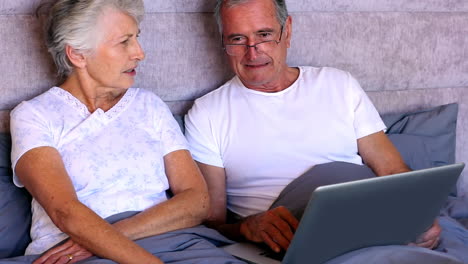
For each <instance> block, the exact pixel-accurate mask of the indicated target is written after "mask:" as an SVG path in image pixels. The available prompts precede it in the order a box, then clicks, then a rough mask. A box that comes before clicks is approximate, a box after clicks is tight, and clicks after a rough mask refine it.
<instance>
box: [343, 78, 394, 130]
mask: <svg viewBox="0 0 468 264" xmlns="http://www.w3.org/2000/svg"><path fill="white" fill-rule="evenodd" d="M348 75H349V76H348V80H349V81H348V85H349V88H350V89H348V90H349V91H350V92H351V96H352V97H353V99H354V100H353V106H354V132H355V134H356V139H359V138H362V137H365V136H368V135H370V134H373V133H376V132H379V131H382V130H385V129H386V126H385V124H384V122H383V121H382V118H380V115H379V113H378V112H377V109H376V108H375V106H374V104H373V103H372V102H371V100H370V99H369V97H368V96H367V94H366V93H365V92H364V90H363V89H362V88H361V86H360V85H359V83H358V82H357V81H356V79H355V78H354V77H352V76H351V74H349V73H348Z"/></svg>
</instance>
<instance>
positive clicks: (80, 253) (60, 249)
mask: <svg viewBox="0 0 468 264" xmlns="http://www.w3.org/2000/svg"><path fill="white" fill-rule="evenodd" d="M92 256H93V254H92V253H91V252H89V251H88V250H87V249H85V248H83V247H82V246H80V245H79V244H78V243H76V242H74V241H73V240H71V239H68V240H67V242H65V243H63V244H62V245H59V246H56V247H54V248H51V249H49V250H48V251H46V252H45V253H44V254H43V255H42V256H41V257H40V258H38V259H36V260H35V261H34V262H33V264H43V263H44V264H49V263H50V264H64V263H67V264H71V263H75V262H78V261H80V260H83V259H87V258H89V257H92Z"/></svg>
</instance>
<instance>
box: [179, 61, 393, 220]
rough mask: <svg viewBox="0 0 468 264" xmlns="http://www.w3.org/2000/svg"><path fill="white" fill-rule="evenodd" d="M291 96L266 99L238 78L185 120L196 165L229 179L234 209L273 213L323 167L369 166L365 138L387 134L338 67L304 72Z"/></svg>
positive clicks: (270, 95)
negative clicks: (289, 188) (290, 190)
mask: <svg viewBox="0 0 468 264" xmlns="http://www.w3.org/2000/svg"><path fill="white" fill-rule="evenodd" d="M299 70H300V74H299V77H298V79H297V80H296V81H295V82H294V83H293V84H292V85H291V86H290V87H288V88H287V89H285V90H283V91H280V92H276V93H265V92H259V91H255V90H251V89H248V88H246V87H245V86H244V85H243V84H242V82H241V81H240V79H239V78H238V77H234V78H233V79H232V80H230V81H228V82H227V83H226V84H224V85H223V86H222V87H220V88H219V89H217V90H215V91H213V92H211V93H209V94H207V95H205V96H203V97H201V98H199V99H197V100H196V101H195V103H194V106H193V108H192V109H191V110H190V111H189V113H188V114H187V116H186V118H185V126H186V130H185V135H186V138H187V140H188V142H189V146H190V151H191V153H192V155H193V157H194V159H195V160H197V161H198V162H201V163H205V164H208V165H213V166H217V167H222V168H224V169H225V172H226V186H227V188H226V192H227V206H228V209H230V210H231V211H233V212H234V213H236V214H238V215H240V216H247V215H251V214H255V213H258V212H262V211H265V210H267V209H268V208H269V207H270V205H271V204H272V203H273V201H274V200H275V199H276V198H277V196H278V195H279V193H280V192H281V191H282V190H283V188H284V187H285V186H286V185H287V184H289V183H290V182H291V181H292V180H294V179H295V178H297V177H298V176H300V175H301V174H302V173H304V172H305V171H306V170H308V169H309V168H311V167H312V166H314V165H316V164H321V163H327V162H332V161H344V162H350V163H355V164H362V159H361V157H360V156H359V155H358V146H357V139H359V138H361V137H364V136H367V135H370V134H372V133H375V132H379V131H382V130H383V129H385V125H384V123H383V122H382V120H381V118H380V116H379V114H378V112H377V110H376V109H375V107H374V106H373V104H372V102H371V101H370V100H369V98H368V97H367V95H366V94H365V92H364V91H363V90H362V88H361V87H360V85H359V84H358V82H357V81H356V80H355V79H354V78H353V77H352V76H351V75H350V74H349V73H347V72H344V71H340V70H337V69H334V68H314V67H299Z"/></svg>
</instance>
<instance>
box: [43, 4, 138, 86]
mask: <svg viewBox="0 0 468 264" xmlns="http://www.w3.org/2000/svg"><path fill="white" fill-rule="evenodd" d="M39 8H41V7H39ZM107 8H113V9H115V10H119V11H122V12H124V13H126V14H128V15H129V16H131V17H133V18H134V19H135V21H137V23H138V24H139V23H140V22H141V21H142V20H143V16H144V13H145V11H144V4H143V0H57V1H55V2H54V3H51V5H50V10H49V14H48V19H47V23H46V28H45V29H46V32H45V34H46V36H45V39H46V45H47V49H48V51H49V53H50V54H51V55H52V58H53V60H54V62H55V65H56V66H57V74H58V76H59V78H60V79H61V80H65V79H66V78H67V77H68V76H69V75H70V74H71V73H72V71H73V65H72V63H71V62H70V60H69V59H68V57H67V54H66V51H65V47H66V45H69V46H71V47H72V48H74V49H76V50H78V51H81V52H91V51H93V49H94V48H95V46H96V34H97V32H96V24H97V21H98V19H99V17H100V15H102V13H103V11H104V10H106V9H107Z"/></svg>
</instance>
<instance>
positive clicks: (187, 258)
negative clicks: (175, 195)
mask: <svg viewBox="0 0 468 264" xmlns="http://www.w3.org/2000/svg"><path fill="white" fill-rule="evenodd" d="M135 213H136V212H126V213H121V214H118V215H115V216H111V217H110V218H108V219H106V220H107V221H108V222H110V223H113V222H116V221H118V220H119V219H124V218H127V217H129V216H131V215H134V214H135ZM135 242H136V243H137V244H138V245H140V246H142V247H143V248H145V249H146V250H147V251H148V252H151V253H152V254H153V255H155V256H157V257H159V258H160V259H161V260H162V261H164V263H173V264H183V263H184V264H188V263H191V264H192V263H194V264H195V263H200V264H202V263H203V264H213V263H221V264H223V263H225V264H228V263H229V264H230V263H232V264H238V263H244V262H242V261H240V260H237V259H235V258H234V257H232V256H230V255H229V254H227V253H226V252H225V251H224V250H222V249H220V248H218V246H221V245H226V244H230V243H232V241H230V240H228V239H226V238H225V237H223V236H222V235H220V234H219V233H218V232H217V231H215V230H213V229H209V228H206V227H204V226H197V227H193V228H186V229H181V230H176V231H172V232H168V233H165V234H161V235H157V236H152V237H148V238H144V239H140V240H137V241H135ZM38 257H39V256H38V255H30V256H21V257H15V258H9V259H3V260H0V264H26V263H32V262H33V261H34V260H35V259H37V258H38ZM79 263H86V264H111V263H115V262H114V261H111V260H107V259H101V258H98V257H92V258H89V259H86V260H83V261H80V262H79Z"/></svg>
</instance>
